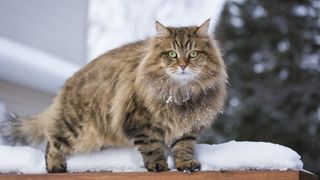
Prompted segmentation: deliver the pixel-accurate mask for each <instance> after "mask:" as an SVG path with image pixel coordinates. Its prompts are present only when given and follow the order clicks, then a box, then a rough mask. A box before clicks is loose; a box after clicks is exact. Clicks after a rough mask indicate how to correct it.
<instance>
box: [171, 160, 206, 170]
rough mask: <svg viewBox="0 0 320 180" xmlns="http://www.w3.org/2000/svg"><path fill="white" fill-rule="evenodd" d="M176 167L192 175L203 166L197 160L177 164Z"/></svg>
mask: <svg viewBox="0 0 320 180" xmlns="http://www.w3.org/2000/svg"><path fill="white" fill-rule="evenodd" d="M176 167H177V169H178V170H179V171H182V172H184V173H191V172H194V171H200V169H201V165H200V163H199V162H198V161H197V160H194V159H192V160H190V161H180V162H176Z"/></svg>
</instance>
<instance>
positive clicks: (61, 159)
mask: <svg viewBox="0 0 320 180" xmlns="http://www.w3.org/2000/svg"><path fill="white" fill-rule="evenodd" d="M45 160H46V170H47V172H48V173H64V172H67V165H66V161H65V153H64V152H63V151H62V149H61V144H59V142H50V141H49V142H48V143H47V148H46V154H45Z"/></svg>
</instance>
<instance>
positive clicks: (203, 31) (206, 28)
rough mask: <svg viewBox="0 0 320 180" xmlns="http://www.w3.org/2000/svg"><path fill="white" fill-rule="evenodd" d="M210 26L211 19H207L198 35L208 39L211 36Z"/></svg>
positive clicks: (199, 28) (198, 30) (199, 29)
mask: <svg viewBox="0 0 320 180" xmlns="http://www.w3.org/2000/svg"><path fill="white" fill-rule="evenodd" d="M209 25H210V19H207V20H206V21H205V22H204V23H202V24H201V25H200V26H199V27H198V29H197V31H196V35H197V36H200V37H207V36H209Z"/></svg>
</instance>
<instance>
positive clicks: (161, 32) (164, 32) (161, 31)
mask: <svg viewBox="0 0 320 180" xmlns="http://www.w3.org/2000/svg"><path fill="white" fill-rule="evenodd" d="M156 31H157V36H160V37H168V36H170V34H171V32H170V30H169V29H168V28H167V27H166V26H164V25H163V24H161V23H160V22H159V21H156Z"/></svg>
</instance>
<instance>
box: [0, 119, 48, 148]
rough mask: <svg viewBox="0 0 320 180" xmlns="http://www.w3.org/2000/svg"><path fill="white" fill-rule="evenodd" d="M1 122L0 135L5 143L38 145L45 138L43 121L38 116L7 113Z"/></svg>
mask: <svg viewBox="0 0 320 180" xmlns="http://www.w3.org/2000/svg"><path fill="white" fill-rule="evenodd" d="M4 116H5V118H4V121H2V122H0V136H1V138H2V139H3V141H4V144H9V145H38V144H40V143H42V142H43V141H44V140H45V136H44V133H43V128H42V125H41V124H42V123H41V122H40V119H38V118H37V117H36V116H29V117H25V118H19V117H18V116H16V115H12V114H5V115H4Z"/></svg>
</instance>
